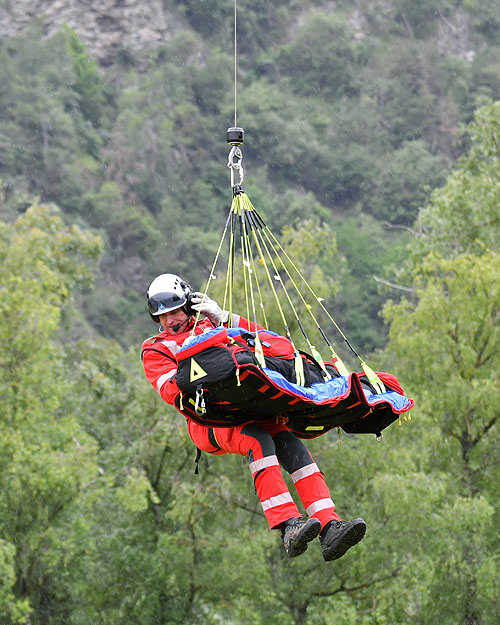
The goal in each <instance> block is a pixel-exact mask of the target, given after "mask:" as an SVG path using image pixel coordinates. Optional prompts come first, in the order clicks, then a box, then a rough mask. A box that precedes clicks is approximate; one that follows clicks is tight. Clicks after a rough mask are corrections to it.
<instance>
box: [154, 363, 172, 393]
mask: <svg viewBox="0 0 500 625" xmlns="http://www.w3.org/2000/svg"><path fill="white" fill-rule="evenodd" d="M176 373H177V369H172V371H169V372H168V373H164V374H163V375H160V377H159V378H158V379H157V380H156V391H157V392H158V393H159V392H160V391H161V387H162V386H163V385H164V384H165V382H168V381H169V380H170V378H173V377H174V375H175V374H176Z"/></svg>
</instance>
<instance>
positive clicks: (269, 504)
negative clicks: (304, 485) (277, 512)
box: [261, 493, 293, 512]
mask: <svg viewBox="0 0 500 625" xmlns="http://www.w3.org/2000/svg"><path fill="white" fill-rule="evenodd" d="M285 503H293V499H292V496H291V495H290V493H281V495H275V496H274V497H269V499H266V500H265V501H261V504H262V510H264V512H265V511H266V510H269V509H270V508H276V506H282V505H283V504H285Z"/></svg>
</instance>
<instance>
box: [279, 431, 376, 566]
mask: <svg viewBox="0 0 500 625" xmlns="http://www.w3.org/2000/svg"><path fill="white" fill-rule="evenodd" d="M274 442H275V445H276V454H277V456H278V458H279V460H280V463H281V464H282V466H283V467H284V469H285V470H286V471H288V473H290V475H291V477H292V480H293V481H294V483H295V488H296V489H297V493H298V494H299V497H300V499H301V501H302V504H303V505H304V507H305V509H306V511H307V513H308V514H309V516H310V517H312V518H313V519H314V518H316V519H318V520H319V521H321V525H322V529H321V534H320V538H319V540H320V543H321V551H322V553H323V558H324V560H326V561H327V562H329V561H331V560H337V559H338V558H340V557H342V556H343V555H344V554H345V553H346V551H347V550H348V549H350V548H351V547H353V546H354V545H356V544H357V543H358V542H359V541H360V540H361V539H362V538H363V536H364V535H365V532H366V523H365V522H364V520H363V519H354V521H349V522H346V521H341V520H340V517H339V516H338V514H337V513H336V512H335V504H334V503H333V501H332V499H331V497H330V491H329V489H328V486H327V485H326V482H325V479H324V477H323V474H322V473H321V471H320V470H319V469H318V466H317V465H316V463H315V462H314V460H313V458H312V456H311V454H310V453H309V451H308V449H307V448H306V446H305V445H304V443H302V441H301V440H300V439H298V438H297V437H296V436H295V435H294V434H293V433H292V432H290V431H289V430H283V431H280V432H278V433H277V434H276V435H275V437H274Z"/></svg>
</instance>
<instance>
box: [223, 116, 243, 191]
mask: <svg viewBox="0 0 500 625" xmlns="http://www.w3.org/2000/svg"><path fill="white" fill-rule="evenodd" d="M244 140H245V131H244V130H243V128H239V127H237V126H235V127H232V128H228V129H227V142H228V143H229V145H230V146H231V150H230V152H229V156H228V158H227V166H228V167H229V169H230V170H231V187H232V188H233V194H234V195H237V194H238V193H241V191H242V190H241V185H242V184H243V178H244V177H245V174H244V171H243V165H242V160H243V153H242V152H241V149H240V145H243V142H244ZM236 172H238V177H239V180H238V182H235V174H236Z"/></svg>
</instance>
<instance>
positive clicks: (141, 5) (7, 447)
mask: <svg viewBox="0 0 500 625" xmlns="http://www.w3.org/2000/svg"><path fill="white" fill-rule="evenodd" d="M232 29H233V0H186V1H183V2H181V1H177V0H156V1H154V2H146V1H145V0H141V1H139V0H137V1H136V2H135V3H132V2H130V1H129V0H124V1H122V2H115V1H114V0H105V1H104V2H97V0H95V1H94V0H89V1H87V2H82V1H81V0H80V1H77V0H72V1H71V2H60V1H53V2H49V1H40V2H35V1H30V0H25V1H19V2H15V1H14V0H4V1H3V2H1V3H0V263H1V264H0V336H1V339H2V340H1V343H0V423H1V434H0V622H1V623H5V624H6V625H7V624H8V625H13V624H25V625H28V624H29V625H48V624H50V625H63V624H64V625H116V624H118V623H127V624H131V625H133V624H137V625H139V624H140V625H160V624H165V625H177V624H179V625H180V624H183V625H189V624H193V625H194V624H199V623H206V624H207V625H230V624H231V625H232V624H235V625H236V624H238V625H240V624H241V625H244V624H247V623H249V624H250V623H251V624H252V625H268V624H269V623H272V624H273V625H333V624H334V623H335V625H354V624H356V625H389V624H394V625H404V624H419V625H424V624H425V625H427V624H429V625H431V624H432V625H434V624H435V623H440V625H458V624H464V625H491V624H493V623H498V622H499V620H500V581H499V578H498V570H499V566H500V539H499V535H498V518H499V514H500V504H499V501H500V445H499V421H500V401H499V399H498V398H499V396H500V382H499V375H498V370H499V365H500V329H499V323H498V322H499V310H500V287H499V285H500V252H499V242H500V5H499V4H498V2H497V1H495V0H425V1H421V2H412V1H411V0H356V1H354V0H353V1H342V0H339V1H330V0H328V1H327V0H300V1H299V0H288V1H285V0H274V1H270V0H269V1H268V0H253V1H250V0H239V2H238V46H239V63H238V125H241V126H243V127H244V129H245V133H246V142H245V145H244V147H243V153H244V165H245V171H246V178H245V184H244V187H245V190H246V191H247V193H248V195H249V197H250V199H251V200H252V202H253V203H254V205H255V206H256V207H257V208H258V210H259V212H260V213H261V214H262V215H263V216H264V218H265V219H266V222H267V223H268V225H269V226H270V227H271V230H272V231H273V232H274V233H275V234H276V235H279V234H280V233H281V234H282V236H283V237H284V239H285V240H286V242H287V244H288V245H289V246H290V250H291V253H292V255H293V256H294V257H295V258H297V260H298V262H300V263H301V267H302V268H304V270H305V271H307V272H309V274H308V275H314V280H315V281H317V283H318V284H322V285H324V291H325V292H323V293H321V295H322V296H323V297H324V298H325V300H326V303H327V305H328V308H329V310H330V311H331V312H332V313H333V315H334V316H335V318H336V319H337V320H338V322H339V324H340V325H341V327H342V329H343V330H344V332H345V333H346V335H347V336H348V337H349V339H350V341H351V342H352V344H353V345H354V346H355V347H356V349H357V351H359V352H360V353H362V354H363V355H364V356H367V357H369V358H368V360H369V362H370V364H371V365H372V366H374V367H375V368H377V369H379V370H389V371H392V372H394V373H395V374H396V375H397V376H398V377H399V378H400V380H401V382H402V383H403V386H404V388H405V390H406V391H407V394H408V396H410V397H412V398H414V399H415V400H416V403H417V406H416V408H415V409H414V410H413V411H412V413H413V414H412V421H411V422H409V423H404V424H403V426H402V427H399V426H398V424H397V423H395V424H394V425H392V426H391V427H390V428H389V429H388V430H386V433H385V437H384V440H383V442H382V443H381V444H378V443H376V441H375V440H374V438H373V437H371V436H363V435H362V436H350V437H345V436H344V437H343V445H342V446H340V445H339V444H338V443H339V441H338V438H337V435H333V434H327V435H325V436H323V437H320V438H318V439H316V440H314V441H312V442H310V443H308V446H309V448H310V449H311V450H312V451H313V453H314V454H315V455H316V457H317V461H318V463H319V464H320V467H321V468H322V470H323V472H324V473H325V474H326V477H327V482H328V483H329V484H330V486H331V489H332V495H333V499H334V501H335V502H336V504H337V509H338V511H339V513H340V515H341V516H342V517H343V518H353V517H356V516H363V517H364V518H365V519H366V521H367V524H368V532H367V535H366V538H365V539H364V540H363V542H362V543H360V545H359V546H358V547H356V549H355V550H353V551H352V552H349V554H347V555H346V556H345V558H343V559H342V560H339V561H338V562H335V563H333V564H332V563H330V564H325V563H324V562H323V561H322V559H321V554H320V550H319V543H318V545H310V547H309V549H308V551H307V553H306V554H304V555H303V556H301V557H300V558H297V559H294V560H288V559H287V558H286V557H285V556H284V554H283V552H282V551H281V549H280V540H279V536H278V533H277V532H270V531H269V530H268V529H267V524H266V522H265V520H264V517H263V515H262V513H261V511H260V505H259V503H258V500H257V498H256V496H255V494H254V492H253V487H252V483H251V478H250V475H249V472H248V469H247V467H246V462H245V460H244V459H243V458H236V457H226V458H220V457H215V458H213V457H210V458H209V457H207V456H206V454H205V455H204V457H203V460H202V463H201V473H200V475H197V476H195V475H193V469H194V447H193V445H192V444H191V443H190V441H189V439H188V438H187V434H186V431H185V425H184V423H183V418H182V417H181V416H180V415H179V414H178V413H177V412H176V411H175V410H174V409H173V408H171V407H169V406H166V405H165V404H163V403H162V402H161V401H160V400H159V398H158V397H157V396H156V395H155V393H154V392H153V390H152V389H151V387H150V386H149V385H148V383H147V382H146V381H145V379H144V376H143V372H142V367H141V363H140V360H139V350H140V344H141V341H142V340H143V339H144V338H145V337H146V336H148V335H149V334H151V333H152V332H153V329H154V326H153V325H152V324H151V322H150V320H149V318H148V315H147V313H146V310H145V290H146V288H147V286H148V284H149V282H150V280H151V279H152V278H153V277H154V276H155V275H156V274H158V273H161V272H164V271H172V272H175V273H179V274H181V275H182V276H184V277H186V279H188V280H189V281H190V283H191V284H192V285H193V286H194V287H195V288H200V287H202V286H203V285H204V283H205V281H206V279H207V276H208V274H209V271H210V268H211V263H212V260H213V257H214V254H215V251H216V248H217V244H218V241H219V238H220V234H221V232H222V228H223V225H224V221H225V218H226V215H227V212H228V210H229V205H230V201H231V188H230V182H229V171H228V169H227V167H226V162H227V153H228V146H227V145H226V140H225V133H226V128H227V127H228V126H232V125H233V122H234V101H233V56H232V55H233V30H232ZM331 339H332V340H333V341H337V340H338V337H336V336H332V337H331ZM338 347H339V350H340V352H341V353H342V354H343V355H344V356H347V357H348V355H347V354H345V352H344V351H343V347H342V345H339V346H338Z"/></svg>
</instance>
